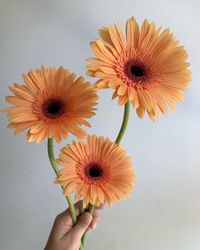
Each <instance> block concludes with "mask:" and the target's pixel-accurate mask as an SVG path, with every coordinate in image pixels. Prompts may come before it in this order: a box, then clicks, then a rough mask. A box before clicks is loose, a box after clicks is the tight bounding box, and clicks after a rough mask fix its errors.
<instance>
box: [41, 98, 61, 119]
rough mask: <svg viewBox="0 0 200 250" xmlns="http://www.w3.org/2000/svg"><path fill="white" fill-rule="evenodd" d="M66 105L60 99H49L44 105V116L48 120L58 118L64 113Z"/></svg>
mask: <svg viewBox="0 0 200 250" xmlns="http://www.w3.org/2000/svg"><path fill="white" fill-rule="evenodd" d="M64 108H65V104H64V103H63V102H62V101H61V100H59V99H48V100H46V101H45V102H44V103H43V105H42V111H43V114H44V115H45V116H46V117H48V118H51V119H53V118H57V117H59V116H61V115H62V114H63V113H64Z"/></svg>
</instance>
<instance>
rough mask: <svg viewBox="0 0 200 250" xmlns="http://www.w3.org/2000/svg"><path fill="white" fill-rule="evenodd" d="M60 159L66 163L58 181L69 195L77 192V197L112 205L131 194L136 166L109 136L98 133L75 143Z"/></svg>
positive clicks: (92, 202) (62, 162)
mask: <svg viewBox="0 0 200 250" xmlns="http://www.w3.org/2000/svg"><path fill="white" fill-rule="evenodd" d="M58 162H59V163H60V164H61V165H62V166H63V168H62V169H61V170H60V171H59V174H58V177H57V179H56V183H59V184H61V185H62V186H63V188H64V194H65V195H66V196H68V195H70V194H71V193H72V192H75V193H76V195H75V200H79V199H81V198H83V204H84V207H86V206H87V205H88V204H89V203H91V204H93V205H96V206H99V205H100V204H101V203H108V204H109V205H112V204H113V203H114V202H116V201H119V200H121V199H124V198H126V197H127V196H129V194H130V192H131V190H132V187H133V185H134V183H135V174H134V169H133V166H132V164H131V159H130V157H128V156H126V152H125V149H124V148H123V147H122V146H119V145H117V144H115V143H114V142H112V141H110V140H109V139H108V138H104V137H102V136H101V137H97V136H95V135H93V136H88V137H86V141H84V140H80V141H76V142H73V144H72V145H70V146H66V147H64V148H63V149H62V150H61V154H60V156H59V159H58Z"/></svg>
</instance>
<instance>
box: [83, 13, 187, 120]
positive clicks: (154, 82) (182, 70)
mask: <svg viewBox="0 0 200 250" xmlns="http://www.w3.org/2000/svg"><path fill="white" fill-rule="evenodd" d="M99 35H100V39H99V40H96V41H94V42H91V47H92V50H93V52H94V54H95V55H96V58H89V59H88V61H89V62H90V63H89V65H88V66H87V68H88V71H87V74H88V75H90V76H93V77H97V78H99V80H98V81H97V82H96V85H97V87H98V88H100V89H101V88H113V89H114V90H115V92H114V94H113V98H115V97H117V96H118V97H119V104H120V105H122V104H125V103H127V102H128V101H131V103H132V105H133V107H135V109H136V111H137V114H138V116H139V117H140V118H142V117H143V116H144V114H145V110H146V111H147V113H148V115H149V116H150V118H151V119H152V120H153V121H154V120H155V118H156V117H157V116H158V109H159V110H160V111H161V112H162V113H163V114H166V113H167V105H169V106H170V107H171V108H172V109H173V110H175V105H174V102H173V101H178V102H182V101H183V94H182V92H183V91H185V90H186V89H187V85H188V83H189V81H190V80H191V72H190V71H189V70H188V66H189V63H187V62H186V60H187V53H186V51H185V50H184V47H183V46H181V45H180V43H179V42H178V41H177V40H175V37H174V35H173V33H172V32H170V30H169V29H165V30H164V31H162V32H161V28H159V29H156V25H155V23H154V22H152V23H148V21H147V20H145V21H144V22H143V24H142V26H141V27H139V26H138V23H137V22H136V20H135V19H134V18H133V17H132V18H130V19H129V20H128V21H127V23H126V39H125V38H124V35H123V31H122V27H121V26H120V24H119V23H118V24H117V25H114V26H109V27H108V28H102V29H100V30H99Z"/></svg>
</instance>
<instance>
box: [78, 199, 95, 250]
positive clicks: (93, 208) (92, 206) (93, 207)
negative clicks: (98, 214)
mask: <svg viewBox="0 0 200 250" xmlns="http://www.w3.org/2000/svg"><path fill="white" fill-rule="evenodd" d="M94 210H95V205H91V204H90V205H89V208H88V209H86V211H87V212H89V213H90V214H91V215H93V213H94ZM86 234H87V232H85V233H84V234H83V236H82V239H81V241H82V244H83V246H84V243H85V238H86Z"/></svg>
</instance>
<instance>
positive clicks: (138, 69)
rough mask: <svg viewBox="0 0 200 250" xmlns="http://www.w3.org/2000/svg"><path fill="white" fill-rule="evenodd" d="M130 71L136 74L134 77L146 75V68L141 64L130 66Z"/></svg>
mask: <svg viewBox="0 0 200 250" xmlns="http://www.w3.org/2000/svg"><path fill="white" fill-rule="evenodd" d="M130 73H131V74H132V75H133V76H134V77H142V76H145V72H144V69H143V68H142V67H141V66H140V65H133V66H131V68H130Z"/></svg>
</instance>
